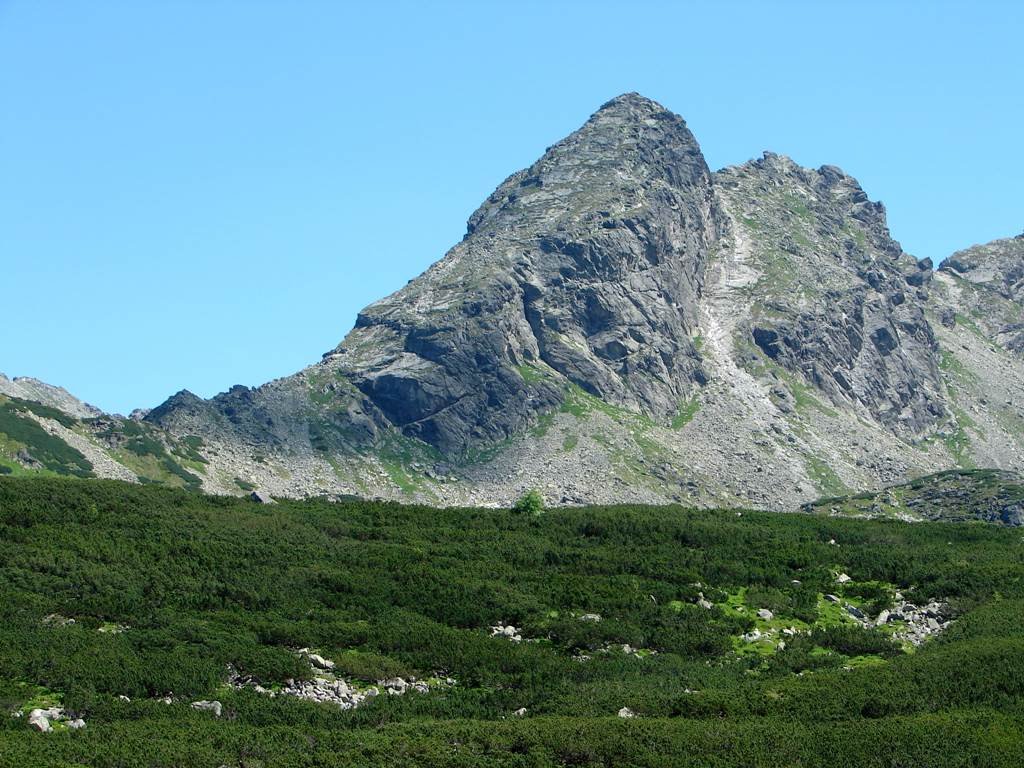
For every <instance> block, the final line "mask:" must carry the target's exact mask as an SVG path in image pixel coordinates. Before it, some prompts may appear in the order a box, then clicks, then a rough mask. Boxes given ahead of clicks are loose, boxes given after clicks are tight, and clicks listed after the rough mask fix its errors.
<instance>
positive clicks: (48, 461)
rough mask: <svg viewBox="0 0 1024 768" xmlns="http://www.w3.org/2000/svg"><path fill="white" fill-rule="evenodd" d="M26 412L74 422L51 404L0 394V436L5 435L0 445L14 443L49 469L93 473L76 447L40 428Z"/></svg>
mask: <svg viewBox="0 0 1024 768" xmlns="http://www.w3.org/2000/svg"><path fill="white" fill-rule="evenodd" d="M51 411H52V413H51ZM28 412H31V413H34V414H35V415H37V416H41V417H43V418H53V419H54V420H56V421H59V422H60V423H61V424H63V425H64V426H69V425H70V423H74V420H73V419H71V418H70V417H69V416H66V415H64V414H62V413H61V412H60V411H57V410H56V409H54V408H47V406H45V405H40V404H39V403H31V402H29V401H27V400H19V399H18V398H6V397H0V438H5V439H4V440H3V442H2V443H0V445H3V444H4V443H6V445H7V446H8V447H9V448H10V447H15V446H16V449H20V450H24V451H25V452H27V453H28V455H29V456H31V457H32V458H33V459H35V461H37V462H39V464H41V465H42V466H43V467H44V468H45V469H47V470H49V471H50V472H55V473H57V474H60V475H74V476H76V477H92V474H93V472H92V464H91V463H90V462H89V460H88V459H86V458H85V456H84V455H82V453H81V452H80V451H79V450H77V449H76V448H73V447H72V446H70V445H68V444H67V443H65V442H64V441H63V440H61V439H60V438H59V437H54V436H53V435H51V434H50V433H49V432H47V431H46V430H45V429H43V428H42V426H40V424H39V422H37V421H36V420H35V419H34V418H32V417H31V416H30V415H28ZM57 416H59V417H60V418H57ZM69 420H70V422H69ZM8 469H9V470H11V467H8Z"/></svg>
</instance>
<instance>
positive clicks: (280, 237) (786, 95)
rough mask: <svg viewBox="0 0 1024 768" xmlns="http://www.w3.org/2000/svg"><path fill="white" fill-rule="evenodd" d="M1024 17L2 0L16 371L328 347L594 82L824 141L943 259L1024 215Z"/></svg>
mask: <svg viewBox="0 0 1024 768" xmlns="http://www.w3.org/2000/svg"><path fill="white" fill-rule="evenodd" d="M1022 30H1024V12H1022V11H1021V10H1020V4H1016V3H1011V2H1006V3H981V2H974V3H966V2H965V3H960V4H959V7H958V6H955V5H952V4H941V3H925V2H904V3H898V2H887V3H881V2H879V3H874V2H865V1H861V2H820V1H819V2H814V3H767V2H766V3H749V4H748V3H738V2H733V3H730V2H717V3H710V2H709V3H684V2H630V3H627V2H622V3H602V2H561V3H559V2H548V3H533V2H521V1H520V2H515V3H486V2H465V3H447V4H445V3H434V2H431V3H427V2H421V3H387V2H369V1H367V2H362V3H343V2H322V3H316V2H302V1H301V0H300V1H297V2H285V1H284V0H279V1H278V2H257V1H255V0H254V1H250V2H241V0H237V1H235V2H229V1H228V0H220V1H217V2H200V1H199V0H196V1H195V2H174V1H172V0H166V1H158V0H151V1H146V0H143V1H140V0H125V1H124V2H107V1H106V0H89V2H57V1H56V0H50V1H47V0H20V1H19V0H0V286H2V287H3V292H2V296H3V308H4V323H3V330H2V331H0V371H3V372H5V373H7V374H8V375H12V376H13V375H30V376H36V377H39V378H42V379H44V380H46V381H50V382H52V383H56V384H61V385H63V386H66V387H68V388H69V389H70V390H71V391H73V392H75V393H76V394H78V395H80V396H81V397H84V398H85V399H86V400H89V401H90V402H93V403H95V404H96V405H99V406H100V407H103V408H105V409H108V410H114V411H120V412H127V411H128V410H130V409H131V408H133V407H139V406H153V405H156V404H158V403H159V402H161V401H162V400H163V399H164V398H166V397H167V396H168V395H170V394H172V393H173V392H175V391H177V390H178V389H181V388H188V389H191V390H193V391H194V392H197V393H198V394H200V395H203V396H210V395H213V394H214V393H216V392H218V391H222V390H224V389H226V388H227V387H229V386H230V385H232V384H236V383H243V384H247V385H250V386H253V385H257V384H260V383H262V382H264V381H267V380H269V379H271V378H275V377H278V376H283V375H287V374H289V373H292V372H294V371H296V370H298V369H299V368H301V367H303V366H304V365H307V364H309V363H312V362H315V361H316V360H318V359H319V358H320V355H321V353H323V352H325V351H326V350H328V349H330V348H332V347H333V346H334V345H335V344H337V343H338V341H340V340H341V339H342V337H343V336H344V335H345V334H346V333H347V332H348V330H349V329H350V328H351V326H352V323H353V321H354V319H355V315H356V312H357V311H358V310H359V309H360V308H361V307H363V306H364V305H366V304H367V303H369V302H370V301H373V300H375V299H377V298H379V297H381V296H383V295H385V294H387V293H390V292H391V291H393V290H395V289H397V288H399V287H400V286H402V285H403V284H404V283H405V282H406V281H407V280H408V279H410V278H412V277H414V276H416V275H417V274H419V273H420V272H421V271H422V270H423V269H424V268H426V267H427V266H428V265H429V264H430V263H432V262H433V261H435V260H437V259H438V258H440V257H441V256H442V255H443V254H444V252H445V251H446V250H447V249H448V248H449V247H450V246H451V245H453V244H454V243H456V242H457V241H458V240H459V239H460V238H461V237H462V235H463V233H464V231H465V221H466V218H467V217H468V215H469V214H470V213H471V212H472V211H473V210H474V208H475V207H476V206H477V205H478V204H479V203H480V201H482V200H483V198H484V197H486V196H487V195H488V194H489V193H490V192H491V191H492V189H493V188H494V187H495V186H497V184H498V183H499V182H501V181H502V180H503V179H504V178H505V177H506V176H507V175H508V174H510V173H511V172H513V171H515V170H517V169H519V168H521V167H523V166H525V165H528V164H529V163H531V162H532V161H533V160H534V159H536V158H537V157H538V156H539V155H540V154H541V153H542V152H543V151H544V149H545V147H547V146H548V145H550V144H552V143H554V142H555V141H556V140H558V139H559V138H561V137H562V136H564V135H565V134H567V133H569V132H570V131H572V130H574V129H575V128H576V127H578V126H579V125H580V124H581V123H582V122H583V121H584V120H586V118H587V117H588V116H589V115H590V114H591V113H592V112H593V111H594V110H595V109H596V108H597V107H598V106H600V105H601V104H602V103H603V102H604V101H606V100H608V99H609V98H611V97H613V96H615V95H617V94H619V93H622V92H624V91H633V90H635V91H639V92H641V93H643V94H644V95H647V96H650V97H651V98H654V99H657V100H658V101H660V102H661V103H662V104H664V105H665V106H667V107H668V108H670V109H672V110H674V111H676V112H678V113H680V114H681V115H683V117H685V118H686V120H687V122H688V123H689V125H690V127H691V129H692V130H693V131H694V133H695V134H696V135H697V138H698V140H699V141H700V142H701V144H702V146H703V148H704V152H705V154H706V156H707V159H708V163H709V164H710V165H711V166H712V168H718V167H721V166H724V165H730V164H733V163H739V162H743V161H745V160H747V159H749V158H751V157H754V156H757V155H759V154H760V153H761V152H762V151H763V150H766V149H770V150H773V151H777V152H782V153H785V154H788V155H791V156H792V157H793V158H794V159H796V160H797V161H798V162H800V163H801V164H804V165H808V166H814V167H817V166H818V165H821V164H824V163H832V164H835V165H839V166H841V167H843V168H844V169H845V170H846V171H848V172H849V173H852V174H853V175H855V176H857V177H858V178H859V179H860V181H861V183H862V184H863V186H864V187H865V189H866V190H867V192H868V194H869V195H870V196H871V197H872V198H873V199H880V200H882V201H884V202H885V203H886V205H887V207H888V211H889V222H890V225H891V228H892V231H893V234H894V236H895V237H896V239H898V240H900V241H901V242H902V243H903V245H904V247H905V248H906V249H907V250H908V251H910V252H911V253H914V254H915V255H917V256H920V257H923V256H930V257H932V258H933V259H935V260H936V261H938V260H940V259H942V258H943V257H945V256H946V255H948V254H949V253H950V252H952V251H953V250H956V249H958V248H962V247H965V246H967V245H970V244H972V243H975V242H983V241H986V240H989V239H993V238H996V237H1004V236H1009V235H1014V234H1017V233H1019V232H1020V231H1021V230H1022V228H1024V215H1022V210H1021V202H1022V200H1024V194H1022V192H1024V153H1022V151H1021V138H1020V137H1021V126H1022V125H1024V92H1022V81H1024V54H1022V53H1021V48H1022V46H1021V40H1022V39H1024V36H1022Z"/></svg>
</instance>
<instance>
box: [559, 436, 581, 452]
mask: <svg viewBox="0 0 1024 768" xmlns="http://www.w3.org/2000/svg"><path fill="white" fill-rule="evenodd" d="M579 440H580V438H579V435H575V434H569V435H566V436H565V439H564V440H563V441H562V450H563V451H565V452H566V453H569V452H570V451H572V449H573V448H575V447H576V445H577V444H578V443H579Z"/></svg>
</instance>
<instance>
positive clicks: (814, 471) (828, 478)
mask: <svg viewBox="0 0 1024 768" xmlns="http://www.w3.org/2000/svg"><path fill="white" fill-rule="evenodd" d="M804 467H806V469H807V474H808V475H809V476H810V478H811V480H812V482H813V483H814V487H815V488H817V489H818V491H820V492H821V493H822V494H825V495H830V496H839V495H843V494H847V493H849V492H850V489H849V487H848V486H847V485H846V483H844V482H843V481H842V479H841V478H840V477H839V475H837V474H836V473H835V470H833V469H832V467H830V466H829V465H828V464H826V463H825V462H824V461H822V460H821V459H819V458H817V457H816V456H804Z"/></svg>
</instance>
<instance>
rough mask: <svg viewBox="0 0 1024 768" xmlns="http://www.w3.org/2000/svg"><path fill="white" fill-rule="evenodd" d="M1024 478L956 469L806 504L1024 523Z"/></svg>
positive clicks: (853, 511) (879, 514) (854, 511)
mask: <svg viewBox="0 0 1024 768" xmlns="http://www.w3.org/2000/svg"><path fill="white" fill-rule="evenodd" d="M1022 509H1024V480H1022V478H1021V477H1020V476H1019V475H1015V474H1013V473H1010V472H1003V471H1000V470H994V469H952V470H947V471H945V472H938V473H936V474H933V475H927V476H925V477H921V478H917V479H915V480H911V481H910V482H907V483H901V484H899V485H894V486H891V487H889V488H885V489H883V490H881V491H878V492H877V493H858V494H855V495H851V496H839V497H833V498H826V499H820V500H818V501H816V502H813V503H811V504H807V505H805V506H804V511H807V512H813V513H816V514H841V515H852V516H857V517H875V518H899V517H903V518H905V519H917V520H936V521H943V522H965V521H971V520H983V521H986V522H994V523H999V524H1003V525H1019V524H1020V519H1021V515H1022V512H1021V510H1022Z"/></svg>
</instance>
